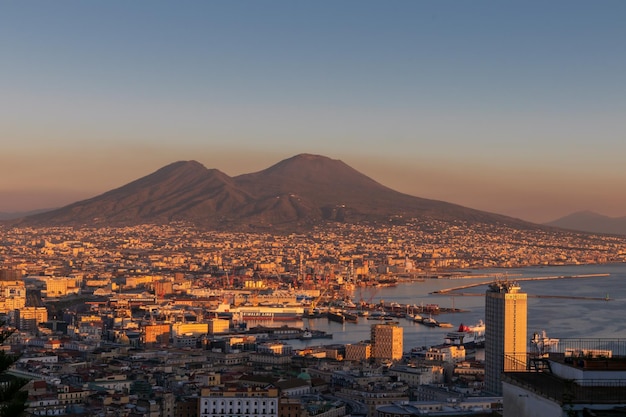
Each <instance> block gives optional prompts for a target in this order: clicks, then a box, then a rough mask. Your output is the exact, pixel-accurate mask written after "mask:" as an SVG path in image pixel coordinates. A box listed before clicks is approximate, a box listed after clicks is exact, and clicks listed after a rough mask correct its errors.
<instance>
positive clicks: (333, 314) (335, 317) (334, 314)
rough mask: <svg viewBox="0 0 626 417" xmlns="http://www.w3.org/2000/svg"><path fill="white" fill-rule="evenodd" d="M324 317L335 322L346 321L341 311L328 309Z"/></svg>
mask: <svg viewBox="0 0 626 417" xmlns="http://www.w3.org/2000/svg"><path fill="white" fill-rule="evenodd" d="M326 317H328V320H330V321H334V322H337V323H344V322H345V321H346V318H345V316H344V315H343V313H342V312H341V311H329V312H328V314H327V316H326Z"/></svg>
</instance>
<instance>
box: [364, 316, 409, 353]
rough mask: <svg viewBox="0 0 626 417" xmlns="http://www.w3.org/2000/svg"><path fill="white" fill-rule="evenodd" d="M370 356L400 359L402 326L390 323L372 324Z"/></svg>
mask: <svg viewBox="0 0 626 417" xmlns="http://www.w3.org/2000/svg"><path fill="white" fill-rule="evenodd" d="M371 342H372V358H376V359H390V360H399V359H402V349H403V332H402V327H400V326H398V325H396V324H391V323H385V324H373V325H372V327H371Z"/></svg>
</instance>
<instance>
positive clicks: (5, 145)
mask: <svg viewBox="0 0 626 417" xmlns="http://www.w3.org/2000/svg"><path fill="white" fill-rule="evenodd" d="M625 21H626V2H623V1H621V0H620V1H617V0H615V1H611V0H607V1H602V2H591V1H576V0H568V1H549V2H546V1H524V2H510V1H471V2H470V1H460V0H459V1H445V0H441V1H419V0H410V1H409V0H406V1H401V0H392V1H367V0H344V1H324V0H318V1H309V2H306V1H291V0H290V1H271V0H267V1H251V0H250V1H243V0H242V1H176V2H171V1H167V2H165V1H155V0H151V1H132V2H128V1H117V0H109V1H106V2H88V1H70V0H66V1H55V2H51V1H44V0H41V1H29V0H21V1H5V2H1V3H0V137H1V141H0V212H14V211H24V210H34V209H41V208H52V207H59V206H62V205H65V204H69V203H72V202H74V201H78V200H82V199H85V198H89V197H93V196H95V195H98V194H101V193H103V192H105V191H108V190H110V189H113V188H117V187H119V186H122V185H124V184H126V183H128V182H131V181H133V180H135V179H138V178H140V177H143V176H145V175H148V174H150V173H152V172H154V171H156V170H157V169H159V168H161V167H163V166H165V165H167V164H169V163H172V162H175V161H179V160H196V161H198V162H200V163H202V164H203V165H204V166H206V167H207V168H217V169H219V170H221V171H223V172H225V173H226V174H228V175H231V176H234V175H239V174H243V173H249V172H256V171H259V170H262V169H265V168H267V167H269V166H271V165H273V164H274V163H277V162H279V161H280V160H283V159H285V158H289V157H291V156H294V155H296V154H300V153H310V154H318V155H324V156H327V157H329V158H332V159H340V160H342V161H344V162H345V163H347V164H348V165H350V166H351V167H353V168H355V169H357V170H358V171H360V172H362V173H363V174H365V175H367V176H369V177H371V178H373V179H375V180H376V181H378V182H380V183H382V184H384V185H386V186H388V187H390V188H393V189H395V190H398V191H401V192H404V193H407V194H411V195H415V196H419V197H424V198H432V199H437V200H443V201H448V202H452V203H457V204H461V205H464V206H467V207H471V208H476V209H480V210H486V211H490V212H495V213H500V214H506V215H510V216H513V217H517V218H521V219H524V220H529V221H533V222H540V223H541V222H547V221H551V220H554V219H556V218H559V217H562V216H565V215H567V214H570V213H573V212H576V211H582V210H591V211H595V212H597V213H600V214H604V215H607V216H612V217H617V216H626V192H624V190H626V163H624V158H626V117H625V116H626V48H625V47H624V45H625V41H626V25H625V24H624V22H625Z"/></svg>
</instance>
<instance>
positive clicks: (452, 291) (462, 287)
mask: <svg viewBox="0 0 626 417" xmlns="http://www.w3.org/2000/svg"><path fill="white" fill-rule="evenodd" d="M608 276H610V274H607V273H600V274H580V275H550V276H545V277H530V278H515V280H514V281H516V282H522V281H547V280H555V279H582V278H599V277H608ZM493 281H494V280H491V281H483V282H477V283H473V284H467V285H459V286H456V287H451V288H442V289H440V290H437V291H433V292H431V294H440V295H445V294H452V295H468V294H467V293H460V294H459V293H458V291H461V290H465V289H468V288H474V287H480V286H483V285H489V284H491V283H492V282H493ZM472 295H474V294H472Z"/></svg>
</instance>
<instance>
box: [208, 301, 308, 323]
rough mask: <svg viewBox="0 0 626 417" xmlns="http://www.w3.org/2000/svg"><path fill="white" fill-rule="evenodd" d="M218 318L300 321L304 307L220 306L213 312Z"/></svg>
mask: <svg viewBox="0 0 626 417" xmlns="http://www.w3.org/2000/svg"><path fill="white" fill-rule="evenodd" d="M213 312H214V313H217V315H218V316H222V317H232V318H233V319H236V320H239V321H246V320H277V321H279V320H283V321H288V320H300V319H302V316H303V315H304V307H290V306H240V307H231V306H230V304H226V303H224V304H220V305H219V306H218V307H217V308H216V309H215V310H213Z"/></svg>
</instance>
